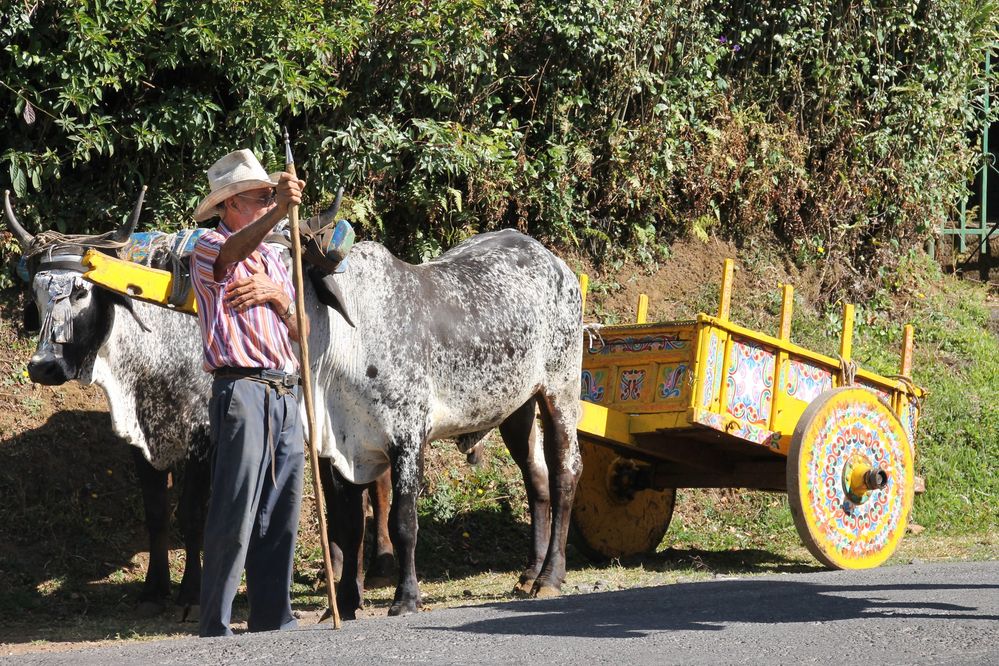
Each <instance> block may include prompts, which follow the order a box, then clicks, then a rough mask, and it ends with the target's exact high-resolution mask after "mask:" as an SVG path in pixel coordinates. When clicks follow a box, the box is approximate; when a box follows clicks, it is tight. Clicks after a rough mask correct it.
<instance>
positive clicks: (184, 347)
mask: <svg viewBox="0 0 999 666" xmlns="http://www.w3.org/2000/svg"><path fill="white" fill-rule="evenodd" d="M4 208H5V212H6V214H7V223H8V226H9V227H10V229H11V231H12V232H13V233H14V236H15V238H16V239H17V241H18V243H19V244H20V245H21V247H22V249H23V250H24V251H25V252H26V253H27V254H32V252H31V251H29V248H31V246H32V240H33V237H32V235H31V234H29V233H28V232H27V231H25V230H24V228H23V227H22V226H21V225H20V224H19V223H18V221H17V218H16V217H15V215H14V211H13V209H12V208H11V205H10V198H9V193H8V192H5V193H4ZM140 208H141V198H140V200H139V203H137V204H136V206H135V210H134V211H133V214H132V217H131V219H130V220H129V221H128V222H127V223H125V224H124V225H122V226H121V227H120V228H119V229H118V230H117V231H116V232H115V233H114V235H113V236H112V237H111V238H110V239H108V240H110V241H112V243H110V245H114V244H116V243H117V244H120V243H125V242H127V240H128V238H129V237H130V235H131V233H132V231H133V230H134V228H135V223H136V221H137V220H138V216H139V211H140ZM86 249H87V247H86V246H85V245H79V244H70V243H59V242H56V243H52V244H47V245H45V248H44V249H43V250H42V251H41V252H39V253H36V254H33V256H32V257H31V260H30V261H29V277H30V280H31V290H32V296H33V303H30V304H29V305H28V312H26V324H28V323H29V322H30V321H31V320H35V321H36V322H37V321H39V320H40V321H41V322H42V326H41V332H40V334H39V338H38V347H37V349H36V351H35V353H34V355H33V356H32V357H31V360H30V361H29V363H28V374H29V375H30V377H31V380H32V381H33V382H36V383H38V384H48V385H58V384H64V383H66V382H68V381H72V380H78V381H79V382H81V383H82V384H91V383H93V384H96V385H97V386H99V387H100V388H101V389H102V390H103V391H104V393H105V395H106V396H107V400H108V407H109V411H110V414H111V424H112V428H113V430H114V432H115V434H117V435H118V436H119V437H121V438H122V439H124V440H125V441H126V442H127V443H128V444H130V445H132V453H133V458H134V460H135V468H136V472H137V475H138V478H139V482H140V485H141V489H142V499H143V505H144V509H145V517H146V528H147V531H148V533H149V567H148V570H147V572H146V580H145V583H144V585H143V589H142V593H141V596H140V612H142V613H143V614H149V613H152V612H155V611H158V610H162V608H163V605H164V602H165V600H166V599H167V598H168V597H169V596H170V570H169V560H168V558H169V536H170V504H169V500H168V495H167V479H168V470H169V469H170V468H171V467H172V466H175V465H177V464H179V463H182V462H184V461H185V459H186V460H187V469H186V473H185V482H184V490H183V492H182V494H181V499H180V502H179V505H178V518H179V522H180V524H181V529H182V530H183V532H184V536H185V550H186V554H187V557H186V565H185V569H184V576H183V579H182V581H181V585H180V592H179V596H178V602H179V603H180V604H182V605H183V606H184V616H185V617H186V616H187V615H188V613H189V612H190V610H191V608H192V607H194V606H196V605H197V604H198V595H199V591H200V587H201V557H200V555H201V542H202V532H203V526H204V512H205V506H206V502H207V489H208V478H209V477H208V464H207V453H208V411H207V405H208V397H209V388H210V384H209V377H208V375H206V374H205V372H204V371H203V370H202V368H201V343H200V333H199V331H198V322H197V320H196V319H195V318H193V317H187V316H182V315H180V314H177V313H175V312H171V311H169V310H166V309H164V308H160V307H156V306H152V305H147V304H145V303H142V302H139V301H133V300H132V299H129V298H126V297H123V296H120V295H117V294H114V293H112V292H110V291H108V290H106V289H100V288H95V287H94V286H93V285H92V284H91V283H89V282H87V281H86V280H84V279H83V278H82V272H83V271H84V270H85V267H84V266H83V265H82V264H81V263H80V261H81V258H82V254H83V252H85V251H86ZM29 327H30V326H29Z"/></svg>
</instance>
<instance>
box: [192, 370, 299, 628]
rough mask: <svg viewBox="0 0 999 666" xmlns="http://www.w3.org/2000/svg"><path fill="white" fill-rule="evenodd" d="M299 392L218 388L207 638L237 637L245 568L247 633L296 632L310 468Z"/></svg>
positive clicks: (204, 609)
mask: <svg viewBox="0 0 999 666" xmlns="http://www.w3.org/2000/svg"><path fill="white" fill-rule="evenodd" d="M298 390H299V389H298V388H296V389H295V393H292V394H288V393H285V394H284V395H281V394H280V393H279V392H278V391H277V390H276V389H274V388H272V387H270V386H268V385H266V384H263V383H261V382H259V381H254V380H252V379H231V378H226V379H215V381H214V382H213V383H212V398H211V402H209V406H208V413H209V422H210V425H211V436H212V445H213V446H212V492H211V499H210V501H209V504H208V517H207V520H206V522H205V555H204V573H203V577H202V583H201V626H200V633H201V635H202V636H229V635H232V629H231V628H230V627H229V622H230V620H231V615H232V602H233V599H234V598H235V596H236V591H237V589H238V588H239V583H240V578H241V576H242V573H243V568H244V565H245V568H246V593H247V598H248V600H249V602H250V617H249V622H248V628H249V630H250V631H268V630H273V629H291V628H293V627H295V626H296V622H295V617H294V616H293V615H292V612H291V576H292V565H293V561H294V557H295V539H296V536H297V531H298V514H299V510H300V509H301V506H302V475H303V471H304V467H305V463H304V455H305V450H304V448H303V441H302V424H301V422H300V420H299V418H298V401H297V393H298ZM275 479H276V483H275Z"/></svg>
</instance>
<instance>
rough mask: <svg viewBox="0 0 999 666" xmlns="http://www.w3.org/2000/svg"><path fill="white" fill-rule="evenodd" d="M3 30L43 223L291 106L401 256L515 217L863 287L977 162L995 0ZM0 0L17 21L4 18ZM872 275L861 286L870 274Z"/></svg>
mask: <svg viewBox="0 0 999 666" xmlns="http://www.w3.org/2000/svg"><path fill="white" fill-rule="evenodd" d="M4 13H5V15H6V16H5V20H4V21H3V22H2V24H0V71H2V72H4V74H3V80H2V81H0V84H2V85H0V109H2V110H3V119H2V121H0V123H2V127H3V132H2V135H0V161H2V162H3V163H4V164H5V165H6V167H7V169H6V172H7V174H8V175H9V178H10V181H11V186H12V188H13V189H14V191H15V192H16V193H17V195H18V197H19V198H20V202H19V210H20V211H22V215H23V216H24V217H26V218H27V219H29V220H31V221H32V222H34V223H35V224H38V225H42V226H45V227H56V228H59V229H62V230H64V231H66V230H68V231H88V230H96V229H104V228H107V227H109V226H111V225H113V224H114V223H115V222H117V221H118V220H120V219H123V218H124V217H125V216H126V214H127V209H128V208H129V206H130V201H129V199H131V197H132V196H133V195H132V193H134V192H136V191H138V189H139V186H140V185H142V184H148V185H150V186H151V196H150V198H149V200H150V205H149V210H150V213H151V215H152V223H153V224H154V225H155V226H158V227H161V228H167V229H170V228H176V227H178V226H185V225H187V224H189V221H190V217H189V215H190V211H191V210H192V209H193V207H194V205H195V203H196V202H197V200H198V199H199V197H200V196H201V195H202V194H203V193H204V189H205V183H204V175H203V172H204V169H205V168H206V167H207V166H208V165H209V164H210V163H211V162H213V161H214V160H215V159H217V158H218V157H219V156H220V155H222V154H223V153H224V152H225V151H227V150H230V149H233V148H236V147H243V146H245V147H250V148H253V149H254V150H255V151H257V152H258V153H259V154H260V155H261V156H262V157H263V159H264V160H265V162H266V163H268V164H269V165H271V166H272V167H275V168H276V167H278V166H280V162H281V155H280V150H279V148H278V128H279V126H280V125H281V124H287V125H289V126H290V127H291V129H292V132H293V136H294V137H295V149H296V154H297V156H298V157H299V160H300V165H299V168H300V170H301V169H302V167H304V168H305V170H306V175H307V176H308V179H309V180H310V190H311V191H310V195H311V197H310V198H311V199H312V200H313V201H315V202H319V201H323V200H326V199H328V198H329V197H330V193H331V192H332V191H333V190H334V189H335V188H336V186H337V185H340V184H343V185H344V186H345V187H346V189H347V192H348V195H349V197H348V200H347V202H346V213H347V214H348V215H349V216H350V217H351V218H352V219H354V220H356V221H358V222H359V223H360V226H361V227H362V228H363V229H364V231H365V232H366V233H367V235H369V236H371V237H375V238H378V239H380V240H383V241H386V242H387V243H388V244H389V245H390V246H391V247H392V248H393V249H395V250H396V251H398V252H401V253H402V254H404V255H405V256H408V257H410V258H414V259H416V258H421V257H425V256H429V255H433V254H435V253H437V252H438V251H440V249H441V248H443V247H447V246H450V245H452V244H454V243H455V242H457V241H459V240H461V239H462V238H463V237H465V236H467V235H469V234H471V233H473V232H475V231H481V230H488V229H493V228H497V227H503V226H516V227H518V228H521V229H524V230H526V231H528V232H531V233H533V234H535V235H537V236H540V237H542V238H543V239H545V240H547V241H549V242H555V243H577V244H581V245H583V246H584V247H585V248H587V249H588V250H589V251H591V252H592V253H593V254H595V255H601V254H604V252H605V250H606V249H607V248H609V247H634V246H641V247H647V246H649V245H650V244H652V245H655V244H657V243H661V242H662V241H663V240H665V239H669V238H671V237H675V236H677V235H681V234H686V233H694V234H697V235H701V234H705V233H706V229H708V228H711V229H712V231H713V232H715V233H721V234H725V235H728V236H731V237H734V238H738V239H745V238H748V237H751V236H754V235H759V234H773V235H776V237H777V238H778V239H779V240H780V241H781V242H782V243H783V244H784V246H785V248H786V250H787V252H788V253H790V254H791V255H792V256H793V257H794V258H795V259H796V260H797V261H799V262H811V261H820V262H826V263H829V264H830V265H831V266H835V267H836V270H830V271H827V272H826V273H825V274H824V278H825V279H826V281H827V282H828V283H830V284H833V283H840V284H847V285H849V286H854V287H856V286H858V285H859V284H860V283H861V282H862V279H861V278H863V277H865V276H867V275H869V274H870V269H871V268H872V267H873V268H875V269H876V268H877V267H879V266H882V265H888V266H891V265H892V264H893V262H894V261H895V257H896V256H897V255H898V254H900V250H903V249H905V248H908V247H911V246H913V245H914V244H916V243H918V242H919V241H920V240H922V239H924V238H925V237H926V236H927V235H928V234H930V233H931V231H932V229H933V228H934V227H935V226H936V225H937V224H938V223H940V222H941V221H943V220H944V219H946V217H947V216H948V214H949V213H950V209H951V207H952V205H953V204H954V203H955V202H957V201H958V200H959V198H960V197H961V196H962V195H963V192H964V189H965V187H966V181H967V177H968V175H969V173H970V171H971V168H972V164H973V161H974V160H975V159H976V156H975V155H974V152H973V150H972V149H971V147H970V146H969V145H968V141H967V139H966V134H967V132H968V131H969V130H970V129H972V128H974V127H977V126H979V125H980V124H981V123H982V122H983V120H984V110H983V107H982V105H981V100H982V91H983V90H984V86H985V84H986V81H985V79H984V73H983V70H982V68H981V63H982V61H983V57H984V53H985V51H986V48H988V47H989V45H991V44H993V43H994V42H995V41H996V39H997V35H996V25H997V24H999V21H997V20H996V19H997V18H999V10H997V7H996V5H995V3H994V2H985V3H980V2H971V1H970V0H925V1H924V2H919V3H915V2H884V1H878V0H857V1H856V2H852V3H841V2H831V1H822V2H818V3H810V4H808V3H806V4H802V3H797V2H787V1H781V0H763V1H761V2H757V3H749V4H746V3H742V2H730V1H728V0H714V1H708V0H694V1H693V2H682V3H681V2H678V1H677V0H652V1H645V0H642V1H640V0H624V1H623V2H622V1H615V2H611V1H610V0H568V1H566V0H560V1H559V2H552V1H551V0H539V1H537V2H531V3H518V2H513V1H512V0H497V1H494V2H485V1H484V0H457V1H453V0H448V1H446V2H445V1H443V0H426V1H424V0H420V1H419V2H417V1H416V0H380V1H378V2H372V1H371V0H339V1H334V2H318V1H316V0H305V1H304V2H291V1H289V0H265V1H261V2H248V1H246V0H210V1H208V2H202V3H185V2H180V1H179V0H160V1H158V2H153V1H152V0H103V1H101V2H97V1H96V0H62V1H59V2H56V1H36V2H33V3H32V2H28V3H19V2H18V3H11V6H10V8H9V9H8V10H6V11H5V12H4ZM7 17H9V20H6V18H7ZM861 286H862V285H861Z"/></svg>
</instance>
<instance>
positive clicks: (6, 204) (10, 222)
mask: <svg viewBox="0 0 999 666" xmlns="http://www.w3.org/2000/svg"><path fill="white" fill-rule="evenodd" d="M3 209H4V211H5V212H6V213H7V226H9V227H10V230H11V231H12V232H13V233H14V238H16V239H17V243H18V245H20V246H21V250H22V251H24V250H27V249H28V246H29V245H31V241H32V240H33V239H34V236H32V235H31V234H29V233H28V232H27V231H25V230H24V227H22V226H21V225H20V223H18V221H17V218H16V217H14V209H13V208H11V205H10V190H4V191H3Z"/></svg>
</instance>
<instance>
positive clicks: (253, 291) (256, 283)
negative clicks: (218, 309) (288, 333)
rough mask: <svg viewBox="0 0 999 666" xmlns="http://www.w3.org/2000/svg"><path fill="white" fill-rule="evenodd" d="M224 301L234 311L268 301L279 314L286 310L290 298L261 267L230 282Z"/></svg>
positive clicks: (241, 310) (240, 310)
mask: <svg viewBox="0 0 999 666" xmlns="http://www.w3.org/2000/svg"><path fill="white" fill-rule="evenodd" d="M225 302H226V303H227V304H228V305H229V307H231V308H233V309H234V310H236V312H243V311H244V310H246V309H247V308H251V307H253V306H254V305H264V304H267V303H270V304H271V305H272V307H273V308H274V311H275V312H277V314H278V315H279V316H280V315H282V314H284V313H285V312H286V311H287V310H288V305H289V304H290V303H291V299H290V298H289V297H288V295H287V294H286V293H284V291H282V290H281V288H280V287H279V286H278V285H277V283H275V282H274V280H272V279H270V278H269V277H268V276H267V273H265V272H264V270H263V268H261V269H259V270H257V271H255V272H254V273H253V275H251V276H250V277H246V278H240V279H239V280H234V281H233V282H232V283H230V284H229V286H228V287H226V290H225Z"/></svg>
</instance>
